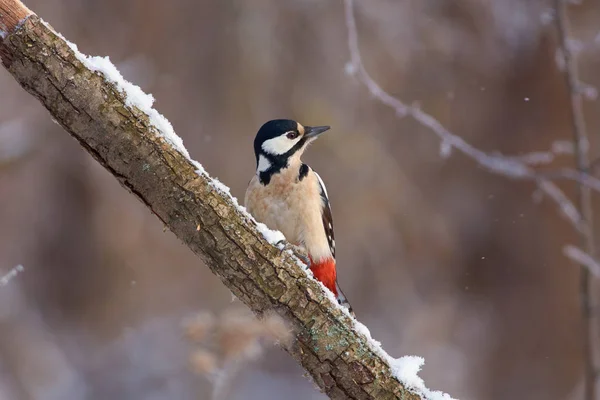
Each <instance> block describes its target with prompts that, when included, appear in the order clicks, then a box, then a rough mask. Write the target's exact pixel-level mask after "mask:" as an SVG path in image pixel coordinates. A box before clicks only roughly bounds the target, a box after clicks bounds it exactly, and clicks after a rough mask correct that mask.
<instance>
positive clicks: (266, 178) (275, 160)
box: [256, 138, 308, 186]
mask: <svg viewBox="0 0 600 400" xmlns="http://www.w3.org/2000/svg"><path fill="white" fill-rule="evenodd" d="M305 144H306V139H305V138H302V139H300V141H299V142H298V143H296V144H295V145H294V147H292V148H291V149H289V150H288V151H287V152H285V153H283V154H270V153H267V152H264V151H262V150H261V153H259V154H256V165H257V168H258V159H259V157H260V156H261V155H262V156H263V157H265V158H266V159H267V160H268V161H269V162H270V163H271V166H270V167H269V168H267V170H265V171H262V172H260V173H259V174H258V180H259V181H260V183H262V184H263V185H265V186H266V185H268V184H269V182H271V177H272V176H273V175H274V174H277V173H279V172H280V171H281V170H282V169H285V168H287V167H288V166H289V160H290V157H291V156H293V155H294V154H295V153H296V152H297V151H298V150H300V149H301V148H302V147H304V145H305ZM302 166H304V164H302ZM302 166H301V167H300V172H302ZM306 168H307V170H306V173H305V175H304V176H306V174H308V165H306ZM302 178H304V177H302ZM302 178H301V179H302Z"/></svg>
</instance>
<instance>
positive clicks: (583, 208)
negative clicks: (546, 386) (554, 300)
mask: <svg viewBox="0 0 600 400" xmlns="http://www.w3.org/2000/svg"><path fill="white" fill-rule="evenodd" d="M554 7H555V10H556V31H557V33H558V41H559V43H558V46H559V49H560V51H561V53H562V56H563V60H564V76H565V84H566V87H567V90H568V92H569V99H570V102H569V105H570V110H569V111H570V113H571V122H572V125H573V128H572V130H573V142H574V147H575V160H576V163H577V169H578V171H579V172H581V173H583V172H585V171H589V170H590V161H589V158H588V152H589V147H590V144H589V140H588V135H587V130H586V124H585V116H584V114H583V98H582V94H581V90H580V82H579V78H578V77H577V60H576V59H575V57H574V55H573V54H572V52H571V49H570V48H569V21H568V18H567V5H566V1H565V0H555V1H554ZM578 188H579V199H578V200H579V213H580V215H581V219H582V221H583V222H584V223H585V225H586V226H587V227H588V229H587V230H586V231H582V232H580V239H581V243H582V246H583V248H584V249H585V253H587V254H588V255H589V257H590V259H594V258H595V257H596V248H595V247H596V246H595V237H594V225H593V219H594V215H593V208H592V194H591V191H590V189H589V187H587V186H586V185H584V184H583V183H582V182H580V183H579V185H578ZM571 254H572V253H571ZM580 265H581V267H580V271H581V272H580V283H579V292H580V293H579V296H580V303H581V313H582V349H581V350H582V358H583V363H584V371H583V374H584V380H583V381H584V399H585V400H594V399H595V398H596V352H597V351H598V349H597V346H598V343H597V341H598V326H597V325H596V324H597V316H594V315H592V309H594V308H595V299H594V293H593V286H592V282H591V276H590V268H589V266H588V265H586V263H583V262H582V263H581V264H580Z"/></svg>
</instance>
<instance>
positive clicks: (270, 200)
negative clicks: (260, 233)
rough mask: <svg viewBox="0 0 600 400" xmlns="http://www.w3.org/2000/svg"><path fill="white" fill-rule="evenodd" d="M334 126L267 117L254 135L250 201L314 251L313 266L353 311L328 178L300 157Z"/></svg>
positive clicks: (265, 219)
mask: <svg viewBox="0 0 600 400" xmlns="http://www.w3.org/2000/svg"><path fill="white" fill-rule="evenodd" d="M328 129H329V127H328V126H302V125H300V124H299V123H298V122H295V121H291V120H286V119H277V120H272V121H269V122H267V123H265V124H264V125H263V126H262V127H261V128H260V130H259V131H258V133H257V134H256V138H255V139H254V154H255V156H256V175H255V176H254V177H253V178H252V180H251V181H250V184H249V185H248V189H247V190H246V196H245V205H246V208H247V209H248V211H249V212H250V214H252V216H254V218H255V219H256V220H257V221H259V222H262V223H264V224H265V225H267V226H268V227H269V228H271V229H276V230H278V231H281V232H282V233H283V234H284V235H285V237H286V239H287V240H288V242H290V243H291V244H293V245H295V246H299V247H301V248H303V249H304V250H306V253H308V257H309V262H310V265H309V267H310V270H311V271H312V273H313V275H314V276H315V278H317V279H318V280H319V281H321V282H322V283H323V284H324V285H325V286H326V287H327V288H328V289H329V290H331V292H333V294H334V295H335V296H336V297H337V299H338V302H339V303H340V304H341V305H343V306H345V307H346V308H347V309H348V310H349V311H350V312H351V313H352V308H351V307H350V304H349V303H348V301H347V300H346V297H345V296H344V294H343V293H342V291H341V289H340V287H339V285H338V283H337V273H336V263H335V237H334V235H333V219H332V216H331V207H330V205H329V198H328V197H327V190H326V189H325V184H324V183H323V181H322V180H321V178H320V177H319V175H318V174H317V173H316V172H315V171H313V170H312V169H311V168H310V167H309V166H308V165H306V164H304V163H303V162H302V161H301V160H300V157H301V156H302V153H304V150H306V147H307V146H308V145H309V144H310V143H311V142H312V141H314V140H315V139H316V138H317V137H318V136H319V135H321V134H322V133H323V132H325V131H327V130H328Z"/></svg>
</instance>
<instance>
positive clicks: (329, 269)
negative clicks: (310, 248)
mask: <svg viewBox="0 0 600 400" xmlns="http://www.w3.org/2000/svg"><path fill="white" fill-rule="evenodd" d="M309 258H310V257H309ZM310 270H311V271H312V273H313V275H314V276H315V278H317V279H318V280H319V281H320V282H321V283H323V285H325V286H326V287H327V289H329V290H331V291H332V292H333V294H335V296H336V297H337V296H338V291H337V287H336V284H335V279H336V272H335V260H334V259H333V258H327V259H325V260H321V261H319V262H314V261H313V259H312V258H310Z"/></svg>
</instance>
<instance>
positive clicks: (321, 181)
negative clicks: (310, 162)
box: [313, 169, 329, 203]
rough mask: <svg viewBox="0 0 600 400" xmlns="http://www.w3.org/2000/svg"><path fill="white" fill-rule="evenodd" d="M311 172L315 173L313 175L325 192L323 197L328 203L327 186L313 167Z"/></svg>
mask: <svg viewBox="0 0 600 400" xmlns="http://www.w3.org/2000/svg"><path fill="white" fill-rule="evenodd" d="M313 172H314V173H315V176H316V177H317V179H318V180H319V185H321V190H322V191H323V192H324V193H325V198H326V199H327V202H328V203H329V195H328V194H327V188H326V187H325V184H324V183H323V179H321V177H320V176H319V174H317V172H316V171H315V170H314V169H313Z"/></svg>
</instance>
